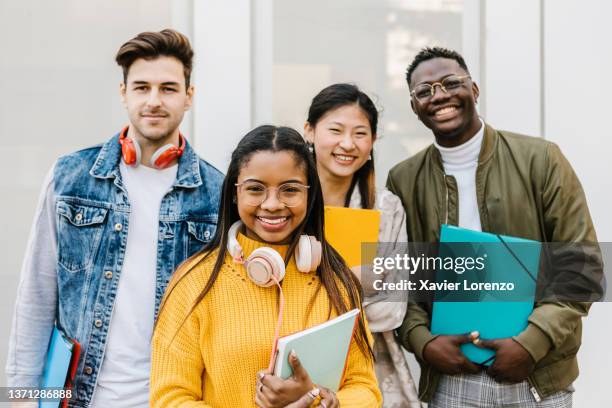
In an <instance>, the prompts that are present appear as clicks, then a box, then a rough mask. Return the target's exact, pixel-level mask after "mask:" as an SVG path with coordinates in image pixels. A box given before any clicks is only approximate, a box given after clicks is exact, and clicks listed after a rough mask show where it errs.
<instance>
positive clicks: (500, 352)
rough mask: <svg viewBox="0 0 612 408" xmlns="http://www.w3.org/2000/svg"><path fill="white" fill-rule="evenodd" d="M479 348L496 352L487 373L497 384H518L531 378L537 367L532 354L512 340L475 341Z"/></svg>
mask: <svg viewBox="0 0 612 408" xmlns="http://www.w3.org/2000/svg"><path fill="white" fill-rule="evenodd" d="M474 344H476V345H477V346H479V347H486V348H490V349H492V350H495V361H494V362H493V364H491V366H490V367H489V369H488V370H487V373H488V374H489V375H490V376H491V377H493V378H494V379H495V381H497V382H500V383H501V382H507V383H517V382H521V381H523V380H525V379H526V378H527V377H529V374H531V372H532V371H533V368H534V367H535V361H533V358H532V357H531V354H529V352H528V351H527V350H525V349H524V348H523V346H521V345H520V344H519V343H518V342H516V341H515V340H513V339H511V338H507V339H498V340H481V339H477V340H475V341H474Z"/></svg>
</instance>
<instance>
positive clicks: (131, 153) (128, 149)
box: [121, 136, 142, 166]
mask: <svg viewBox="0 0 612 408" xmlns="http://www.w3.org/2000/svg"><path fill="white" fill-rule="evenodd" d="M121 155H122V156H123V161H124V162H125V164H127V165H128V166H138V165H139V164H140V158H141V157H142V153H141V151H140V145H139V144H138V142H137V141H135V140H134V139H132V138H131V137H129V136H128V137H125V138H124V139H122V141H121Z"/></svg>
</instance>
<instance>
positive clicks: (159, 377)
mask: <svg viewBox="0 0 612 408" xmlns="http://www.w3.org/2000/svg"><path fill="white" fill-rule="evenodd" d="M189 281H190V276H186V277H185V279H184V280H183V282H181V284H177V285H176V287H175V288H174V290H173V291H172V293H170V295H169V296H168V297H167V298H166V299H165V302H164V306H163V309H162V310H161V311H160V314H159V317H158V321H157V324H156V327H155V332H154V333H153V340H152V345H151V348H152V356H151V391H150V406H151V407H158V408H162V407H163V408H171V407H181V408H183V407H185V408H187V407H194V408H195V407H199V408H205V407H209V405H207V404H205V403H204V401H203V397H204V396H203V389H204V378H205V370H206V368H205V366H204V362H203V360H202V355H201V352H200V349H199V342H198V341H197V339H199V338H200V334H201V327H204V324H205V322H203V321H202V318H203V317H202V316H204V315H205V314H199V313H197V311H198V309H199V308H200V307H201V306H202V304H200V306H198V308H196V309H194V310H193V311H192V312H191V313H190V310H191V307H192V305H193V301H194V300H193V298H192V297H191V296H188V295H187V294H186V293H185V291H184V290H181V288H185V286H187V285H190V284H191V285H193V284H194V283H193V282H189Z"/></svg>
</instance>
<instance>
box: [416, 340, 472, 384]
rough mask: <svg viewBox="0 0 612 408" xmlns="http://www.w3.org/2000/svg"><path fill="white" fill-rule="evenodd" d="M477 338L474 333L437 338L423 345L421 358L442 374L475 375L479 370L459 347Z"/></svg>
mask: <svg viewBox="0 0 612 408" xmlns="http://www.w3.org/2000/svg"><path fill="white" fill-rule="evenodd" d="M477 337H478V334H477V333H476V332H472V333H470V334H464V335H455V336H438V337H436V338H435V339H433V340H432V341H430V342H429V343H427V344H426V345H425V348H424V349H423V358H424V359H425V361H427V362H428V363H429V364H431V365H432V366H434V367H435V368H436V369H437V370H438V371H440V372H443V373H444V374H449V375H455V374H460V373H470V374H476V373H477V372H478V371H480V368H479V367H478V366H477V365H476V364H474V363H472V362H471V361H470V360H468V359H467V358H466V357H465V355H464V354H463V353H462V352H461V349H460V348H459V346H460V345H462V344H466V343H471V342H472V341H473V340H474V339H476V338H477Z"/></svg>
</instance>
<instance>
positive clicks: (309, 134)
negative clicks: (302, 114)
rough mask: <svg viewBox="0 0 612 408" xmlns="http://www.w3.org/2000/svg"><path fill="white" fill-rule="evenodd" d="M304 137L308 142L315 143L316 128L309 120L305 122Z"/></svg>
mask: <svg viewBox="0 0 612 408" xmlns="http://www.w3.org/2000/svg"><path fill="white" fill-rule="evenodd" d="M304 138H305V139H306V141H307V142H308V143H314V129H313V128H312V126H310V123H308V121H306V122H304Z"/></svg>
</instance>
